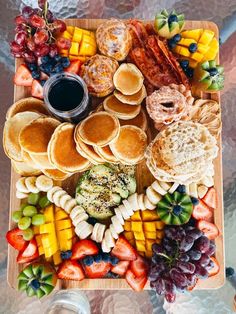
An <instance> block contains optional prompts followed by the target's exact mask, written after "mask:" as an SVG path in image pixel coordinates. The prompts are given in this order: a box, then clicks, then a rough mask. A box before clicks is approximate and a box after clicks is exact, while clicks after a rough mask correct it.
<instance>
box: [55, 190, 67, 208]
mask: <svg viewBox="0 0 236 314" xmlns="http://www.w3.org/2000/svg"><path fill="white" fill-rule="evenodd" d="M65 194H66V191H64V190H62V189H61V190H59V191H56V192H55V193H54V194H53V196H52V200H53V203H54V204H55V205H56V206H57V207H61V205H60V198H61V197H62V195H65Z"/></svg>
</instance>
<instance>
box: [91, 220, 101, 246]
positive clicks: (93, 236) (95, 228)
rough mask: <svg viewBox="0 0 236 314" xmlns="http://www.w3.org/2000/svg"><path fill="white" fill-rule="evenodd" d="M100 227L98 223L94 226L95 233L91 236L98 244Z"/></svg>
mask: <svg viewBox="0 0 236 314" xmlns="http://www.w3.org/2000/svg"><path fill="white" fill-rule="evenodd" d="M99 225H100V223H99V222H96V223H95V225H94V226H93V232H92V235H91V239H92V240H93V241H95V242H97V232H98V227H99Z"/></svg>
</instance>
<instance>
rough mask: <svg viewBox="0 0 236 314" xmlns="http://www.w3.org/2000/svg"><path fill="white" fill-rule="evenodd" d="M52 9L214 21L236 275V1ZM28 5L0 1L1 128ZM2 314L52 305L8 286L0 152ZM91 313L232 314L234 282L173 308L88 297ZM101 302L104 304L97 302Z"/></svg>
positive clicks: (120, 1)
mask: <svg viewBox="0 0 236 314" xmlns="http://www.w3.org/2000/svg"><path fill="white" fill-rule="evenodd" d="M49 2H50V7H51V9H52V11H53V12H55V14H56V15H57V17H59V18H108V17H119V18H130V17H135V18H140V19H153V15H154V14H155V12H156V11H159V10H161V9H162V8H163V7H164V6H166V8H167V9H171V8H175V9H176V10H177V11H178V12H183V13H185V16H186V17H187V19H189V20H210V21H214V22H215V23H217V24H218V26H219V28H220V32H221V42H222V45H221V48H220V49H221V51H220V56H221V63H222V64H223V65H224V67H225V74H226V82H225V89H224V91H223V92H222V101H221V103H222V119H223V172H224V203H225V249H226V266H231V267H234V268H235V269H236V246H235V243H236V232H235V230H236V210H235V207H236V123H235V115H236V106H235V99H236V0H224V1H221V0H208V1H207V2H206V1H202V0H198V1H196V0H192V1H188V0H179V1H176V0H169V1H163V0H161V1H160V0H130V1H125V0H116V1H113V0H90V1H89V0H67V1H65V0H64V1H62V0H61V1H59V0H51V1H49ZM23 5H32V6H34V7H36V6H37V1H36V0H34V1H29V0H24V1H20V0H8V1H5V0H0V42H1V44H0V100H1V115H0V121H1V123H0V128H1V131H0V132H1V134H2V128H3V125H4V120H5V113H6V110H7V108H8V107H9V106H10V105H11V104H12V102H13V84H12V76H13V71H14V60H13V58H12V57H11V56H10V53H9V48H8V42H9V41H10V40H11V39H12V38H13V30H14V25H13V19H14V17H15V16H16V15H18V14H19V9H20V8H21V7H22V6H23ZM0 174H1V180H0V199H1V207H0V230H1V232H0V304H1V306H0V314H3V313H4V314H12V313H14V314H16V313H21V314H31V313H34V314H37V313H43V311H44V309H45V306H46V304H47V302H48V301H49V300H48V299H45V300H43V301H38V300H34V299H30V298H27V297H25V295H22V294H20V293H18V292H16V291H14V290H12V289H10V288H9V287H8V286H7V282H6V256H7V245H6V243H5V233H6V231H7V228H8V210H9V190H10V162H9V160H8V159H7V158H6V156H5V155H4V152H3V149H2V146H0ZM86 294H87V296H88V298H89V301H90V304H91V309H92V313H98V314H99V313H108V314H112V313H114V314H115V313H119V314H123V313H128V314H131V313H136V314H138V313H145V314H150V313H158V314H162V313H168V314H174V313H177V314H180V313H181V314H184V313H189V312H190V311H191V314H209V313H210V314H213V313H214V314H227V313H232V311H233V297H234V295H235V290H234V289H233V288H232V287H231V285H230V284H229V282H226V283H225V285H224V286H223V287H222V288H220V289H218V290H205V291H195V292H194V291H193V292H192V293H191V294H190V293H187V294H179V295H178V297H177V301H176V302H175V304H174V305H169V304H167V303H164V301H163V299H162V298H160V297H156V295H155V294H154V293H153V292H146V291H145V292H141V293H140V294H137V293H134V292H132V291H111V292H109V291H99V292H97V291H96V292H93V291H89V292H86ZM98 300H99V302H98Z"/></svg>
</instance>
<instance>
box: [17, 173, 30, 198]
mask: <svg viewBox="0 0 236 314" xmlns="http://www.w3.org/2000/svg"><path fill="white" fill-rule="evenodd" d="M16 189H17V191H19V192H21V193H26V194H27V193H29V190H28V188H27V186H26V185H25V177H23V178H20V179H19V180H17V181H16Z"/></svg>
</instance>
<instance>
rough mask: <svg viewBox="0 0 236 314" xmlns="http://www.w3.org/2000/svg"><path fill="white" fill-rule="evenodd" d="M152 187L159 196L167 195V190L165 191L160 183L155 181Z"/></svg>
mask: <svg viewBox="0 0 236 314" xmlns="http://www.w3.org/2000/svg"><path fill="white" fill-rule="evenodd" d="M151 187H152V188H153V190H154V191H156V192H157V193H158V194H161V195H165V194H166V190H164V189H163V188H162V187H161V185H160V183H159V182H158V181H154V182H153V183H152V184H151Z"/></svg>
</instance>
